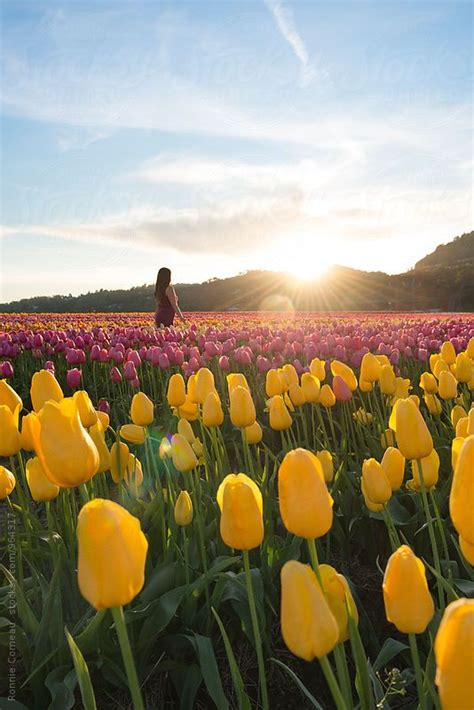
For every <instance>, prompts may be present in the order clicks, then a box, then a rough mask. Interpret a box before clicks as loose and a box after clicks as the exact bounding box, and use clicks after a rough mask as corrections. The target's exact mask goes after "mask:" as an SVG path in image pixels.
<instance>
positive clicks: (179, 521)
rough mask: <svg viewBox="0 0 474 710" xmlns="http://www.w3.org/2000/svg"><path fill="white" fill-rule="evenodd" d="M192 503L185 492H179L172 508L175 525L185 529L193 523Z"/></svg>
mask: <svg viewBox="0 0 474 710" xmlns="http://www.w3.org/2000/svg"><path fill="white" fill-rule="evenodd" d="M193 515H194V513H193V502H192V500H191V496H190V495H189V493H188V492H187V491H181V493H180V494H179V496H178V498H177V499H176V504H175V506H174V520H175V523H176V525H180V526H181V527H186V525H190V524H191V523H192V522H193Z"/></svg>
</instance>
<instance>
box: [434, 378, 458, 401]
mask: <svg viewBox="0 0 474 710" xmlns="http://www.w3.org/2000/svg"><path fill="white" fill-rule="evenodd" d="M438 391H439V396H440V397H441V399H454V398H455V397H457V396H458V382H457V380H456V378H455V377H454V375H453V374H452V373H451V372H440V375H439V388H438Z"/></svg>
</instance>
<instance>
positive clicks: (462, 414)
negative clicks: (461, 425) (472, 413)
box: [449, 404, 467, 431]
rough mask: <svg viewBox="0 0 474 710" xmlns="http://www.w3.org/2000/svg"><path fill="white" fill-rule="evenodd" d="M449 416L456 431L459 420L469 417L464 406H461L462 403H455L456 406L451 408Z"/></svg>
mask: <svg viewBox="0 0 474 710" xmlns="http://www.w3.org/2000/svg"><path fill="white" fill-rule="evenodd" d="M449 416H450V418H451V424H452V425H453V429H454V431H456V426H457V423H458V421H459V420H460V419H464V418H467V412H466V410H465V409H464V407H461V405H460V404H455V405H454V407H453V408H452V409H451V412H450V415H449ZM466 426H467V425H466Z"/></svg>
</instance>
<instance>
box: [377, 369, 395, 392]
mask: <svg viewBox="0 0 474 710" xmlns="http://www.w3.org/2000/svg"><path fill="white" fill-rule="evenodd" d="M396 386H397V378H396V375H395V373H394V371H393V367H392V366H391V365H382V370H381V371H380V391H381V392H382V394H387V395H393V394H395V389H396Z"/></svg>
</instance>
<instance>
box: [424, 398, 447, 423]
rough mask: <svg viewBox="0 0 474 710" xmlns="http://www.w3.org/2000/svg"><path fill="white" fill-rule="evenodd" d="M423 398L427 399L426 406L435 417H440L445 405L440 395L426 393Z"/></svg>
mask: <svg viewBox="0 0 474 710" xmlns="http://www.w3.org/2000/svg"><path fill="white" fill-rule="evenodd" d="M423 399H424V400H425V404H426V408H427V409H428V411H429V413H430V414H432V415H433V416H434V417H439V415H440V414H441V412H442V411H443V405H442V404H441V402H440V401H439V399H438V397H437V396H436V395H435V394H425V396H424V397H423Z"/></svg>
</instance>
